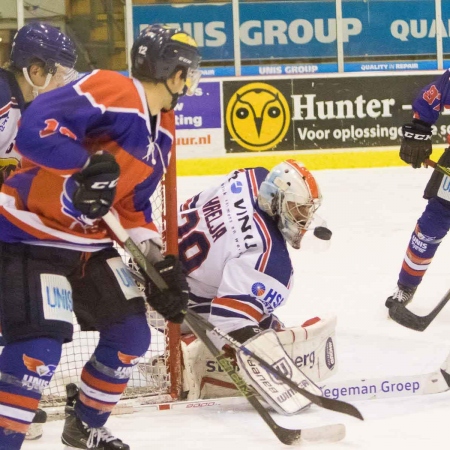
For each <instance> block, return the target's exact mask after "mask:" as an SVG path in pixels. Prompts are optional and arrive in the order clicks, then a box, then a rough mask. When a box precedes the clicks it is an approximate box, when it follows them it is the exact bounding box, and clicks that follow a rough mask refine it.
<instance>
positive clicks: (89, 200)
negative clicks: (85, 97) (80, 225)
mask: <svg viewBox="0 0 450 450" xmlns="http://www.w3.org/2000/svg"><path fill="white" fill-rule="evenodd" d="M119 175H120V167H119V164H117V162H116V159H115V158H114V156H113V155H111V154H109V153H100V152H99V153H96V154H95V155H93V156H91V157H90V158H89V160H88V162H87V164H86V166H85V167H84V168H83V169H82V170H81V171H80V172H78V173H76V174H74V175H73V177H74V180H75V181H76V183H77V185H78V187H77V189H76V190H75V192H74V194H73V199H72V201H73V206H75V208H76V209H78V211H81V213H83V214H84V215H85V216H86V217H88V218H89V219H99V218H100V217H103V216H104V215H105V214H106V213H107V212H108V211H109V209H110V208H111V206H112V203H113V201H114V197H115V196H116V186H117V182H118V181H119Z"/></svg>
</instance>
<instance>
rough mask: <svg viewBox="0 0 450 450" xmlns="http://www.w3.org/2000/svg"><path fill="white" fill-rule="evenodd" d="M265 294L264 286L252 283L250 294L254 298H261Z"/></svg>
mask: <svg viewBox="0 0 450 450" xmlns="http://www.w3.org/2000/svg"><path fill="white" fill-rule="evenodd" d="M265 292H266V286H264V284H262V283H260V282H256V283H253V285H252V294H253V295H256V297H261V295H264V293H265Z"/></svg>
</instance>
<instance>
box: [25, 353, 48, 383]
mask: <svg viewBox="0 0 450 450" xmlns="http://www.w3.org/2000/svg"><path fill="white" fill-rule="evenodd" d="M22 359H23V363H24V365H25V367H26V368H27V369H28V370H29V371H30V372H35V373H37V374H38V375H39V376H40V377H52V376H53V374H54V373H55V370H56V365H54V364H45V363H44V361H41V360H40V359H36V358H32V357H31V356H28V355H25V353H24V354H23V357H22Z"/></svg>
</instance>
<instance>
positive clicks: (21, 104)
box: [0, 22, 77, 186]
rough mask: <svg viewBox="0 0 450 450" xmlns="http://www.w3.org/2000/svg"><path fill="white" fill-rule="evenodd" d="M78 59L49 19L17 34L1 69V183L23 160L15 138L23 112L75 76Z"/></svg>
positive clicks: (70, 42)
mask: <svg viewBox="0 0 450 450" xmlns="http://www.w3.org/2000/svg"><path fill="white" fill-rule="evenodd" d="M76 59H77V53H76V50H75V46H74V44H73V42H72V41H71V40H70V39H69V38H68V37H67V36H66V35H65V34H63V33H62V32H61V31H59V30H58V29H57V28H55V27H52V26H51V25H48V24H46V23H41V22H31V23H29V24H27V25H24V26H23V27H22V28H21V29H20V30H19V31H18V32H17V33H16V35H15V36H14V39H13V42H12V51H11V56H10V61H9V62H8V63H7V64H5V66H4V67H3V68H2V69H0V186H1V185H2V184H3V181H4V179H5V178H6V176H7V175H8V174H9V173H10V172H11V170H14V169H15V168H16V167H17V165H18V164H19V161H20V155H19V154H18V153H17V152H16V151H15V150H14V141H15V138H16V134H17V128H18V126H19V120H20V117H21V114H22V112H23V111H24V110H25V107H26V106H27V105H28V104H29V103H30V102H31V101H32V100H33V99H34V98H35V97H36V96H37V95H38V94H40V93H44V92H49V91H51V90H53V89H55V88H57V87H59V86H62V85H64V84H66V83H68V82H70V81H72V80H73V79H75V78H76V75H77V72H76V71H75V69H74V66H75V62H76Z"/></svg>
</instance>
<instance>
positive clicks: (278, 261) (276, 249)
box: [254, 206, 292, 286]
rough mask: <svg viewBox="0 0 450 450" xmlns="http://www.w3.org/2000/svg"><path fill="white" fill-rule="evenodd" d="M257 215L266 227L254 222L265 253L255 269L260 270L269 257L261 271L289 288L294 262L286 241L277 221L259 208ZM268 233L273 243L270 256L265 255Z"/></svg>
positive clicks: (257, 208)
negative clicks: (264, 259)
mask: <svg viewBox="0 0 450 450" xmlns="http://www.w3.org/2000/svg"><path fill="white" fill-rule="evenodd" d="M255 214H258V216H259V217H260V219H262V221H263V222H264V225H265V227H262V226H261V225H260V224H259V223H258V222H257V221H256V220H255V221H254V224H255V225H256V229H257V230H258V233H259V234H260V236H261V239H262V242H263V245H264V253H263V254H262V255H261V256H260V257H259V258H258V261H257V263H256V266H255V268H257V269H258V267H260V266H261V264H262V260H263V258H264V257H267V260H266V261H265V266H264V268H263V270H261V271H262V272H264V273H265V274H267V275H269V276H270V277H272V278H275V279H276V280H278V281H279V282H280V283H282V284H284V285H285V286H288V284H289V280H290V279H291V274H292V262H291V258H290V256H289V252H288V249H287V244H286V241H285V239H284V237H283V235H282V234H281V232H280V230H279V229H278V227H277V224H276V223H275V221H274V220H273V219H272V218H271V217H269V216H268V215H267V214H265V213H263V212H262V211H261V210H260V209H259V207H258V206H256V208H255ZM267 232H268V233H269V239H271V241H272V242H271V245H272V248H271V249H270V253H269V254H268V256H267V255H266V253H265V252H266V250H267V248H268V238H267V236H266V233H267Z"/></svg>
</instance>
